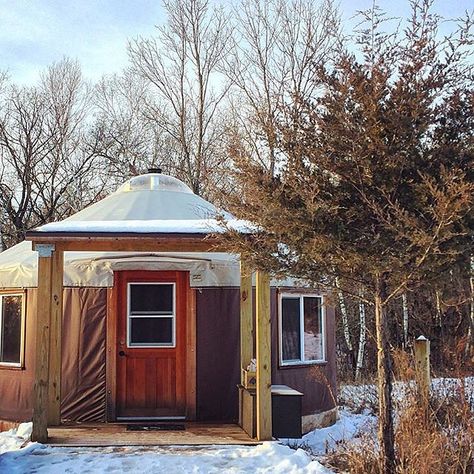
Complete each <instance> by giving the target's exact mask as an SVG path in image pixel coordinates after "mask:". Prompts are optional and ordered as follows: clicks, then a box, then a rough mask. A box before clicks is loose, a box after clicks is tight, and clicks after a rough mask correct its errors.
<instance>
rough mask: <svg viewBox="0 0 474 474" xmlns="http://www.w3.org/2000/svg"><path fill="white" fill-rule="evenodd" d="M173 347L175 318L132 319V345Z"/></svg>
mask: <svg viewBox="0 0 474 474" xmlns="http://www.w3.org/2000/svg"><path fill="white" fill-rule="evenodd" d="M140 344H144V345H154V344H159V345H170V346H171V345H173V318H131V319H130V345H131V346H133V345H140Z"/></svg>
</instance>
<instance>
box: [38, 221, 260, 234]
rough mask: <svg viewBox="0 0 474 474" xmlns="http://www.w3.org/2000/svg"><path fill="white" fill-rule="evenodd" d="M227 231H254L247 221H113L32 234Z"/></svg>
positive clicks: (55, 226) (61, 225) (49, 227)
mask: <svg viewBox="0 0 474 474" xmlns="http://www.w3.org/2000/svg"><path fill="white" fill-rule="evenodd" d="M227 229H229V230H234V231H237V232H240V233H252V232H256V231H257V230H258V229H257V227H256V226H255V225H254V224H252V223H251V222H249V221H245V220H240V219H231V220H228V221H226V222H225V224H223V223H222V222H220V221H218V220H217V219H162V220H152V219H150V220H117V221H73V220H65V221H61V222H51V223H50V224H45V225H42V226H41V227H38V228H37V229H35V231H36V232H88V233H93V232H105V233H117V234H120V233H137V234H147V233H151V234H161V233H163V234H208V233H223V232H225V231H226V230H227Z"/></svg>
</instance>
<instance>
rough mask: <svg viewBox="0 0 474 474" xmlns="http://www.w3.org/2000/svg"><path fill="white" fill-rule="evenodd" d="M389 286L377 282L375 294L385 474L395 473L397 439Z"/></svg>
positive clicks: (380, 427)
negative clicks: (395, 431)
mask: <svg viewBox="0 0 474 474" xmlns="http://www.w3.org/2000/svg"><path fill="white" fill-rule="evenodd" d="M385 297H386V284H385V281H384V278H383V276H382V277H379V278H378V280H377V290H376V295H375V328H376V333H377V374H378V392H379V430H378V439H379V444H380V467H381V472H383V473H384V474H392V473H394V472H395V439H394V430H393V416H392V414H393V406H392V358H391V354H390V346H389V341H388V319H387V312H386V309H385V307H384V300H385Z"/></svg>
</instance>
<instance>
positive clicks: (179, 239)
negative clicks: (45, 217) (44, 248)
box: [26, 233, 225, 252]
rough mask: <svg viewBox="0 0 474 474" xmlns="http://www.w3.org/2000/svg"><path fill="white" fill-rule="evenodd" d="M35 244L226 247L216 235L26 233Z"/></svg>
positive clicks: (176, 248) (127, 247) (70, 247)
mask: <svg viewBox="0 0 474 474" xmlns="http://www.w3.org/2000/svg"><path fill="white" fill-rule="evenodd" d="M26 239H27V240H31V241H32V242H33V243H34V244H35V245H38V244H40V245H41V244H51V243H52V244H54V245H55V247H56V249H61V250H63V251H77V252H81V251H88V252H93V251H98V252H102V251H110V252H132V251H133V252H222V251H225V248H224V247H223V246H222V243H220V242H219V240H218V239H217V238H216V237H213V236H200V235H192V234H191V235H186V236H176V235H163V234H157V235H149V234H134V235H126V234H124V235H113V234H112V235H104V234H97V235H94V234H91V235H87V234H86V235H68V236H65V235H45V234H44V233H36V234H33V233H30V235H29V236H27V237H26Z"/></svg>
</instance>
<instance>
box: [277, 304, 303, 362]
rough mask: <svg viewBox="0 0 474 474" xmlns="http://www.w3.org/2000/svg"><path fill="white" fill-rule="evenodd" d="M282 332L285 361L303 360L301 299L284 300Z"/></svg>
mask: <svg viewBox="0 0 474 474" xmlns="http://www.w3.org/2000/svg"><path fill="white" fill-rule="evenodd" d="M281 330H282V336H281V342H282V356H283V360H301V344H300V300H299V298H282V301H281Z"/></svg>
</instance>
